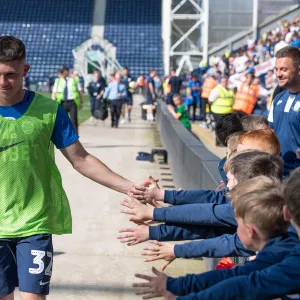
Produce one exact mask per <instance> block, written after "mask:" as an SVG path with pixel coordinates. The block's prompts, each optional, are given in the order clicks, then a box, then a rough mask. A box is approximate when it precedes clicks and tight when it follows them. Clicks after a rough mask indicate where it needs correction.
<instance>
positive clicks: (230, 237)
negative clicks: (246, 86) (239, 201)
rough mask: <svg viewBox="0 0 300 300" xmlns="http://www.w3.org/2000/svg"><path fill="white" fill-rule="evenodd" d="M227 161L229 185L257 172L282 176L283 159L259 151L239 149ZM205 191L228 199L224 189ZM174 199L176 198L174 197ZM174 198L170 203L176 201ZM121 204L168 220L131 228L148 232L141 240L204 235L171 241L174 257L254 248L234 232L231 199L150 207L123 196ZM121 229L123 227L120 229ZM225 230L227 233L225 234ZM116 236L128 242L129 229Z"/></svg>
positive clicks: (244, 253)
mask: <svg viewBox="0 0 300 300" xmlns="http://www.w3.org/2000/svg"><path fill="white" fill-rule="evenodd" d="M227 165H228V171H229V172H228V175H229V176H228V178H229V182H228V185H229V187H230V189H231V188H233V187H234V185H235V184H237V182H243V181H245V180H246V179H249V178H252V177H256V176H259V175H266V176H268V177H272V178H277V179H278V180H280V179H281V177H282V170H283V163H282V161H281V159H280V158H279V157H275V156H271V155H269V154H267V153H263V152H259V151H253V152H245V153H240V154H239V155H237V156H235V157H232V158H231V159H230V160H229V161H228V164H227ZM177 193H178V194H180V193H184V192H177ZM195 193H196V192H195ZM172 194H173V196H174V195H175V194H176V193H175V192H173V193H172ZM172 194H170V196H171V197H170V199H171V198H172ZM191 194H192V193H191ZM206 194H207V195H208V196H211V197H214V196H216V195H218V196H217V197H216V199H218V201H219V202H220V203H226V202H229V201H230V200H228V199H227V198H226V194H225V192H223V191H220V192H215V191H210V192H207V193H206ZM166 195H168V193H167V191H166V192H165V196H166ZM219 196H220V197H219ZM179 198H180V196H179ZM165 199H166V197H165ZM173 200H175V199H174V198H173ZM175 201H176V200H175ZM175 201H174V202H172V203H176V204H178V202H175ZM179 201H180V200H179ZM170 202H171V201H170ZM123 205H124V206H126V207H128V208H130V209H131V211H130V213H131V214H136V217H138V218H140V219H142V220H149V219H150V220H151V219H153V220H155V221H163V222H167V224H163V225H159V226H150V227H137V228H136V229H134V230H135V232H131V233H130V234H131V235H132V237H134V236H135V235H139V234H142V235H143V237H145V235H148V238H147V239H144V240H143V241H146V240H148V239H150V240H157V241H171V240H173V241H174V240H184V239H205V240H202V241H199V242H194V244H192V243H188V244H183V245H175V248H174V245H173V255H174V257H185V258H191V257H222V256H250V255H253V252H251V251H249V250H247V249H245V248H244V247H243V245H242V243H241V242H240V241H239V239H238V237H237V235H234V233H235V232H236V227H237V223H236V220H235V216H234V211H233V207H232V206H231V204H230V203H227V204H221V205H219V204H215V203H207V204H201V205H199V204H189V205H176V206H173V207H166V208H151V207H148V206H145V205H143V204H141V203H139V202H138V201H135V200H124V201H123ZM132 205H133V206H132ZM139 230H142V231H146V233H145V232H143V233H139V232H138V231H139ZM122 232H126V231H124V230H122ZM226 233H227V235H225V236H224V234H226ZM123 236H124V240H123ZM216 237H217V238H216ZM119 238H120V239H121V242H128V241H129V240H128V238H129V237H128V232H127V233H126V234H125V235H121V236H120V237H119Z"/></svg>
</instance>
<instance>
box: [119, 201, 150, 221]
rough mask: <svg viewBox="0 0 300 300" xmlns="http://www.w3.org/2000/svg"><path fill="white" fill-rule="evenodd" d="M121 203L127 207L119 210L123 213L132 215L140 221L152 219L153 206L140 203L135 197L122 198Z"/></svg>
mask: <svg viewBox="0 0 300 300" xmlns="http://www.w3.org/2000/svg"><path fill="white" fill-rule="evenodd" d="M121 205H122V206H124V207H127V208H128V209H122V210H121V213H123V214H128V215H133V216H135V217H137V218H139V219H140V220H142V221H148V220H152V219H153V211H154V207H150V206H147V205H145V204H142V203H141V202H139V201H138V200H136V199H124V200H123V201H121Z"/></svg>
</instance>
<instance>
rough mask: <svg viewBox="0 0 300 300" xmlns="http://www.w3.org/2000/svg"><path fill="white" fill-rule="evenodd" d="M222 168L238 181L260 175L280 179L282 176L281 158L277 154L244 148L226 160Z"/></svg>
mask: <svg viewBox="0 0 300 300" xmlns="http://www.w3.org/2000/svg"><path fill="white" fill-rule="evenodd" d="M224 170H225V171H226V172H230V173H231V174H233V175H234V177H235V178H236V179H237V180H238V182H243V181H245V180H247V179H250V178H254V177H257V176H260V175H264V176H266V177H270V178H273V179H275V180H278V181H280V180H281V179H282V176H283V160H282V159H281V158H280V157H279V156H277V155H276V156H275V155H270V154H268V153H265V152H261V151H249V150H246V151H245V152H241V153H236V154H235V155H233V156H232V157H231V158H230V159H229V160H228V161H227V162H226V164H225V166H224Z"/></svg>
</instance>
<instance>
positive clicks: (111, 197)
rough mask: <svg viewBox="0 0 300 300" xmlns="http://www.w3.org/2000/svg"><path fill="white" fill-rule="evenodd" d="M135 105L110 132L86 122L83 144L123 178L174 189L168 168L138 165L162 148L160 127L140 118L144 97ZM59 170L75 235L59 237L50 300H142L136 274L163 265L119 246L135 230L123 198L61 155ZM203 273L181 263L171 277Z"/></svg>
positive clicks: (195, 263)
mask: <svg viewBox="0 0 300 300" xmlns="http://www.w3.org/2000/svg"><path fill="white" fill-rule="evenodd" d="M134 100H135V109H134V111H133V118H132V123H131V124H125V125H121V126H120V128H119V129H111V128H110V126H109V125H110V120H107V121H106V123H105V124H104V125H103V124H98V126H94V125H91V124H90V122H89V121H87V122H86V123H85V124H84V125H83V126H81V127H80V136H81V139H80V140H81V142H82V143H83V145H84V146H85V148H86V149H87V151H89V152H90V153H91V154H93V155H95V156H96V157H98V158H99V159H101V160H102V161H103V162H104V163H105V164H107V165H108V166H109V167H110V168H111V169H113V170H114V171H116V172H117V173H119V174H121V175H122V176H124V177H127V178H129V179H131V180H133V181H134V182H142V181H143V180H145V179H146V178H147V177H148V176H149V174H151V175H152V176H154V177H156V178H160V179H161V183H160V184H161V186H164V187H165V188H173V189H174V187H173V183H172V175H171V173H170V169H169V167H168V166H166V165H161V164H159V162H155V163H150V162H141V161H136V159H135V158H136V156H137V153H138V151H144V152H150V151H151V149H152V148H155V147H159V146H161V145H160V139H159V135H158V132H157V131H156V127H155V124H148V123H147V122H146V121H143V120H141V118H140V106H139V105H138V102H140V101H141V97H140V96H135V99H134ZM157 160H158V159H157ZM57 164H58V166H59V169H60V170H61V173H62V178H63V184H64V187H65V190H66V193H67V195H68V197H69V201H70V204H71V208H72V214H73V234H72V235H64V236H55V237H54V249H55V256H54V267H53V276H52V285H51V293H50V296H49V297H48V299H50V300H73V299H74V300H77V299H78V300H79V299H80V300H82V299H84V300H90V299H105V300H109V299H111V300H117V299H124V300H125V299H127V300H132V299H141V298H140V297H137V296H135V295H134V291H133V289H132V288H131V284H132V283H133V282H134V281H135V279H134V273H136V272H142V273H145V272H146V273H149V272H150V269H151V266H152V265H155V266H156V267H160V265H161V264H162V262H158V263H154V264H152V263H144V262H143V257H141V255H140V253H141V250H142V248H143V246H146V245H147V243H144V244H141V245H136V246H133V247H128V246H127V245H124V244H121V243H120V242H119V241H118V240H117V236H118V230H119V229H120V228H122V227H123V228H124V227H133V226H134V225H133V224H131V223H130V222H129V221H128V216H125V215H121V214H120V213H119V211H120V208H121V206H120V204H119V203H120V201H121V200H122V199H123V195H121V194H118V193H117V192H114V191H111V190H109V189H107V188H104V187H102V186H100V185H98V184H96V183H94V182H91V181H90V180H88V179H86V178H84V177H82V176H81V175H80V174H78V173H76V172H75V171H74V170H73V169H72V167H71V166H70V164H69V163H68V161H67V160H66V159H65V158H64V157H63V156H62V155H61V154H60V153H58V154H57ZM203 269H204V264H203V262H202V261H201V260H179V259H177V260H176V261H175V262H173V263H172V264H171V265H170V266H169V268H168V269H167V273H168V274H169V275H171V276H180V275H184V274H186V273H187V272H197V273H200V272H202V271H203Z"/></svg>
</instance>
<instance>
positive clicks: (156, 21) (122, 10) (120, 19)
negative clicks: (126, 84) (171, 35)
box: [104, 0, 163, 76]
mask: <svg viewBox="0 0 300 300" xmlns="http://www.w3.org/2000/svg"><path fill="white" fill-rule="evenodd" d="M161 4H162V3H161V0H152V1H144V0H143V1H141V0H131V1H123V0H110V1H107V3H106V15H105V31H104V36H105V38H106V39H107V40H109V41H110V42H112V43H113V44H114V45H115V46H116V47H117V59H118V60H119V62H120V63H121V65H123V66H129V67H130V71H131V75H133V76H138V75H140V74H141V73H145V72H148V70H149V69H151V68H154V69H156V70H157V71H158V73H159V74H162V73H163V69H162V65H163V64H162V41H161V30H162V28H161V13H162V12H161V6H162V5H161Z"/></svg>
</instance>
